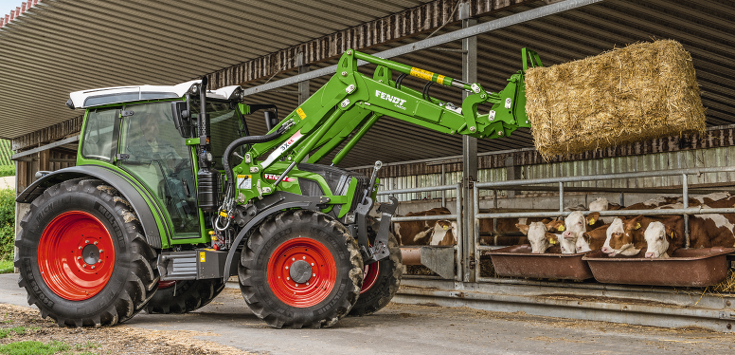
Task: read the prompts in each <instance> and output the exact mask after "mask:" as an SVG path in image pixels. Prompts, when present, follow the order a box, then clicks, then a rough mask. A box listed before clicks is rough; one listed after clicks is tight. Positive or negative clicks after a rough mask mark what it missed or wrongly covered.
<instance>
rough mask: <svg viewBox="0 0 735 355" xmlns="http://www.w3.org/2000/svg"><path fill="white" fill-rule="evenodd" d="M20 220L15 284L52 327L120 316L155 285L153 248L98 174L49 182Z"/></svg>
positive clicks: (134, 309)
mask: <svg viewBox="0 0 735 355" xmlns="http://www.w3.org/2000/svg"><path fill="white" fill-rule="evenodd" d="M20 227H21V230H20V232H19V233H18V235H17V236H16V239H15V246H16V247H17V248H18V253H17V256H16V260H15V266H16V267H17V268H18V269H20V279H19V280H18V285H19V286H20V287H25V289H26V291H27V292H28V304H30V305H36V307H38V308H39V309H40V310H41V316H42V317H44V318H46V317H47V316H48V317H51V318H52V319H54V320H56V322H57V323H58V324H59V326H76V327H81V326H101V325H114V324H117V323H122V322H125V321H127V320H129V319H131V318H132V317H133V316H134V315H135V314H137V313H138V312H140V310H142V309H143V307H144V306H145V305H146V303H148V301H149V300H150V298H151V296H153V294H154V293H155V292H156V289H157V288H158V272H157V270H156V268H155V260H156V252H155V250H154V249H153V248H152V247H151V246H150V245H148V243H147V242H146V240H145V238H144V236H143V229H142V228H141V226H140V223H139V222H138V219H137V217H136V215H135V213H134V212H133V210H132V209H131V208H130V204H129V203H128V202H127V201H126V200H125V199H123V198H122V197H121V196H119V195H118V193H117V191H116V190H115V189H114V188H112V187H110V186H107V185H105V184H104V183H103V182H102V181H100V180H96V179H73V180H68V181H64V182H62V183H59V184H57V185H54V186H52V187H49V188H48V189H46V191H44V193H43V194H42V195H41V196H39V197H38V198H36V199H35V200H34V201H33V202H32V203H31V206H30V210H29V212H28V213H27V214H26V215H25V216H24V217H23V219H22V220H21V222H20Z"/></svg>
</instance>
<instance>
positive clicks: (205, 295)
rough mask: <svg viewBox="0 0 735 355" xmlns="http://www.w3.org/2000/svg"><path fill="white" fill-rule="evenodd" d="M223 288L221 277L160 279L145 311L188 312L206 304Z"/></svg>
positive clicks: (164, 312)
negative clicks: (176, 279)
mask: <svg viewBox="0 0 735 355" xmlns="http://www.w3.org/2000/svg"><path fill="white" fill-rule="evenodd" d="M224 289H225V282H224V281H222V279H221V278H216V279H206V280H180V281H160V282H159V283H158V291H156V294H155V295H153V298H151V301H150V302H149V303H148V305H147V306H146V312H148V313H163V314H168V313H188V312H191V311H193V310H196V309H199V308H202V307H204V306H206V305H208V304H209V302H212V300H213V299H214V298H215V297H217V295H219V294H220V292H222V290H224Z"/></svg>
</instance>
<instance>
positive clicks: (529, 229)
mask: <svg viewBox="0 0 735 355" xmlns="http://www.w3.org/2000/svg"><path fill="white" fill-rule="evenodd" d="M516 228H518V230H520V231H521V232H522V233H523V234H525V235H527V236H528V242H529V243H530V244H531V252H532V253H536V254H541V253H544V252H546V249H549V248H550V247H551V246H552V243H550V242H549V241H548V240H547V239H546V234H547V233H546V231H547V229H546V225H545V224H544V223H543V222H531V224H529V225H525V224H516Z"/></svg>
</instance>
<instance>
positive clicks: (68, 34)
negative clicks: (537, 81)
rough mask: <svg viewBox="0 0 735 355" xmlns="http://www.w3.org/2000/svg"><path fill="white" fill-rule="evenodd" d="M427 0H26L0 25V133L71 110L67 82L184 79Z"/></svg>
mask: <svg viewBox="0 0 735 355" xmlns="http://www.w3.org/2000/svg"><path fill="white" fill-rule="evenodd" d="M429 1H431V0H382V1H374V0H355V1H349V2H347V1H342V0H320V1H309V0H269V1H260V0H240V1H229V0H228V1H225V0H216V1H198V0H161V1H143V0H108V1H93V0H73V1H72V0H43V1H36V0H34V5H35V6H32V7H31V6H27V5H23V9H22V10H23V11H20V12H21V14H20V15H17V14H16V12H15V11H13V14H12V16H10V15H8V16H7V17H6V18H3V19H2V27H0V62H2V65H1V66H0V78H2V82H0V103H1V105H2V110H0V137H2V138H15V137H18V136H21V135H23V134H26V133H30V132H33V131H35V130H38V129H41V128H44V127H47V126H50V125H52V124H54V123H58V122H61V121H65V120H68V119H70V118H73V117H75V116H78V115H79V114H80V112H79V111H71V110H69V109H68V108H65V106H64V102H66V100H67V99H68V95H69V93H70V92H72V91H77V90H85V89H92V88H98V87H109V86H124V85H141V84H160V85H171V84H176V83H180V82H184V81H187V80H191V79H195V78H198V77H200V76H201V75H203V74H206V73H210V72H213V71H215V70H219V69H222V68H225V67H228V66H232V65H234V64H238V63H241V62H244V61H247V60H250V59H253V58H256V57H259V56H262V55H264V54H267V53H269V52H272V51H275V50H278V49H282V48H285V47H289V46H293V45H296V44H299V43H301V42H304V41H308V40H311V39H314V38H318V37H321V36H324V35H327V34H330V33H333V32H335V31H339V30H343V29H346V28H349V27H351V26H355V25H358V24H360V23H363V22H366V21H372V20H375V19H378V18H381V17H384V16H388V15H390V14H392V13H395V12H399V11H403V10H405V9H407V8H411V7H415V6H418V5H421V4H422V3H425V2H429ZM36 2H37V4H35V3H36ZM19 3H20V2H19ZM26 7H28V8H26ZM11 17H12V18H11Z"/></svg>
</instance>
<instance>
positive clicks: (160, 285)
mask: <svg viewBox="0 0 735 355" xmlns="http://www.w3.org/2000/svg"><path fill="white" fill-rule="evenodd" d="M175 284H176V280H174V281H158V289H159V290H163V289H165V288H169V287H171V286H173V285H175Z"/></svg>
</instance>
